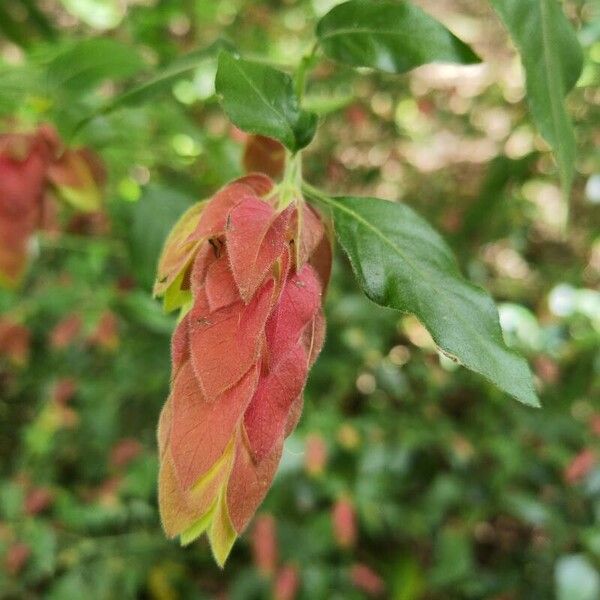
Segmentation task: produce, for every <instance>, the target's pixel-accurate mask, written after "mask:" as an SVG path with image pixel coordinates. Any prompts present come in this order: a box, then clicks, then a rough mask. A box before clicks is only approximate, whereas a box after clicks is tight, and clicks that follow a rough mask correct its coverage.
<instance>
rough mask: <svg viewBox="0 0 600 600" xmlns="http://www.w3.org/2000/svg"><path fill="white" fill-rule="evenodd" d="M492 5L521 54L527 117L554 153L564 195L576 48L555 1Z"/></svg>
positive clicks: (570, 158)
mask: <svg viewBox="0 0 600 600" xmlns="http://www.w3.org/2000/svg"><path fill="white" fill-rule="evenodd" d="M492 4H493V6H494V8H495V9H496V11H497V12H498V14H499V15H500V18H501V19H502V21H503V22H504V24H505V25H506V27H507V29H508V31H509V33H510V35H511V37H512V39H513V41H514V43H515V45H516V46H517V48H518V49H519V52H520V54H521V60H522V61H523V67H524V69H525V77H526V80H527V98H528V100H529V104H530V106H531V113H532V115H533V119H534V121H535V123H536V125H537V127H538V128H539V130H540V132H541V134H542V135H543V136H544V138H545V139H546V141H547V142H548V143H549V144H550V145H551V146H552V148H553V150H554V153H555V156H556V161H557V163H558V169H559V172H560V179H561V182H562V186H563V190H564V192H565V195H568V194H569V192H570V190H571V184H572V181H573V170H574V163H575V136H574V134H573V128H572V126H571V122H570V120H569V116H568V115H567V111H566V108H565V103H564V97H565V96H566V94H567V93H568V92H569V91H570V90H571V89H572V88H573V87H574V85H575V84H576V83H577V80H578V79H579V76H580V75H581V68H582V64H583V58H582V52H581V47H580V46H579V42H578V41H577V37H576V36H575V33H574V32H573V30H572V28H571V25H570V24H569V22H568V21H567V19H566V17H565V15H564V13H563V12H562V9H561V7H560V5H559V3H558V2H557V0H492Z"/></svg>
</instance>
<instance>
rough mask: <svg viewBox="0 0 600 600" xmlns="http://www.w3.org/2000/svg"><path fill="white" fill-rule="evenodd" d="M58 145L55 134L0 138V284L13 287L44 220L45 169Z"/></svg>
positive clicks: (44, 130)
mask: <svg viewBox="0 0 600 600" xmlns="http://www.w3.org/2000/svg"><path fill="white" fill-rule="evenodd" d="M57 145H58V138H57V136H56V133H55V132H54V130H52V129H50V128H48V127H40V129H39V130H38V131H37V132H35V133H33V134H20V133H5V134H2V135H0V283H4V284H5V285H11V286H13V285H16V284H17V283H18V282H19V280H20V279H21V277H22V275H23V273H24V271H25V267H26V265H27V258H28V254H29V249H28V242H29V238H30V236H31V235H32V234H33V232H34V231H35V230H36V229H37V228H38V227H39V225H40V223H41V221H42V217H43V200H44V189H45V185H46V174H47V170H48V166H49V164H50V162H51V161H52V158H53V156H54V153H55V152H56V148H57Z"/></svg>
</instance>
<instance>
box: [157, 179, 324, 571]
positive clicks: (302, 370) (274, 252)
mask: <svg viewBox="0 0 600 600" xmlns="http://www.w3.org/2000/svg"><path fill="white" fill-rule="evenodd" d="M279 204H280V198H279V195H278V193H277V189H276V188H274V186H273V182H272V181H271V180H270V179H269V178H268V177H266V176H264V175H249V176H247V177H244V178H242V179H239V180H237V181H234V182H232V183H230V184H228V185H227V186H226V187H224V188H223V189H221V190H220V191H219V192H217V193H216V194H215V195H214V196H213V197H212V198H211V199H210V200H208V201H205V202H201V203H198V204H196V205H195V206H193V207H192V208H190V209H189V210H188V211H187V212H186V213H185V214H184V215H183V216H182V218H181V219H180V221H179V222H178V223H177V224H176V225H175V227H174V228H173V230H172V232H171V235H170V236H169V238H168V239H167V242H166V244H165V248H164V251H163V255H162V257H161V260H160V263H159V272H158V278H157V282H156V285H155V294H156V295H159V296H163V297H164V302H165V306H166V307H167V309H175V308H182V317H181V319H180V321H179V324H178V326H177V328H176V330H175V332H174V334H173V340H172V380H171V393H170V395H169V398H168V400H167V402H166V404H165V406H164V408H163V411H162V414H161V417H160V422H159V428H158V441H159V452H160V475H159V504H160V512H161V518H162V522H163V527H164V529H165V531H166V533H167V534H168V535H169V536H172V537H174V536H179V537H180V539H181V542H182V543H183V544H186V543H189V542H191V541H192V540H194V539H196V538H197V537H198V536H199V535H201V534H202V533H204V532H207V534H208V539H209V541H210V544H211V547H212V550H213V553H214V556H215V559H216V560H217V562H218V563H219V564H221V565H222V564H223V563H224V561H225V559H226V558H227V555H228V554H229V552H230V550H231V547H232V545H233V543H234V541H235V539H236V537H237V536H238V535H240V534H241V533H242V532H243V531H244V529H245V528H246V526H247V525H248V523H249V521H250V519H251V518H252V516H253V515H254V513H255V511H256V509H257V507H258V506H259V505H260V503H261V502H262V500H263V498H264V496H265V494H266V493H267V490H268V488H269V487H270V485H271V482H272V479H273V477H274V475H275V471H276V469H277V466H278V464H279V460H280V457H281V452H282V447H283V442H284V439H285V438H286V437H287V436H288V435H289V434H290V433H291V432H292V431H293V429H294V428H295V426H296V424H297V422H298V419H299V416H300V413H301V410H302V393H303V389H304V384H305V382H306V378H307V375H308V371H309V369H310V367H311V365H312V364H313V362H314V360H315V358H316V356H317V355H318V353H319V351H320V349H321V346H322V344H323V338H324V330H325V322H324V318H323V314H322V308H321V303H322V294H323V290H324V288H325V287H326V285H327V280H328V278H329V272H330V269H331V241H330V238H329V236H328V235H327V233H326V228H325V226H324V224H323V222H322V220H321V218H320V216H319V215H318V214H317V213H316V212H315V211H314V210H313V209H312V208H310V207H309V206H308V205H306V204H305V203H304V202H303V201H302V199H297V201H295V202H292V203H290V204H289V205H288V206H286V207H284V208H280V207H279Z"/></svg>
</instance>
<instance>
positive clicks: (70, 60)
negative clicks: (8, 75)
mask: <svg viewBox="0 0 600 600" xmlns="http://www.w3.org/2000/svg"><path fill="white" fill-rule="evenodd" d="M142 66H143V62H142V59H141V58H140V56H139V55H138V54H137V53H136V51H135V50H134V49H133V48H131V47H130V46H126V45H124V44H121V43H120V42H117V41H115V40H112V39H108V38H95V39H88V40H83V41H80V42H77V43H76V44H74V45H72V46H70V47H69V48H68V49H67V50H65V51H64V52H61V53H60V54H59V55H58V56H57V57H55V58H54V59H53V60H52V61H51V62H50V64H49V65H48V70H47V74H48V83H49V84H50V85H51V86H52V87H54V88H56V89H58V90H60V91H68V92H77V93H81V92H82V91H83V90H90V89H92V88H94V87H96V86H97V85H99V84H101V83H102V82H103V81H105V80H107V79H124V78H126V77H130V76H132V75H133V74H135V73H136V72H137V71H139V70H140V69H141V68H142Z"/></svg>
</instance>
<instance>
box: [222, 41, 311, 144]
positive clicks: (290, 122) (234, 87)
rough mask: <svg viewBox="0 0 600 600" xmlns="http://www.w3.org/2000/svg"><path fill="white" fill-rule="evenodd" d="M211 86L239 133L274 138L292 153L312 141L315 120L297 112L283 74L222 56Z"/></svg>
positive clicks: (288, 79) (297, 104)
mask: <svg viewBox="0 0 600 600" xmlns="http://www.w3.org/2000/svg"><path fill="white" fill-rule="evenodd" d="M215 85H216V90H217V93H218V94H220V95H221V97H222V103H223V108H224V110H225V112H226V113H227V115H228V116H229V118H230V119H231V120H232V121H233V123H234V124H235V125H237V126H238V127H239V128H240V129H243V130H244V131H247V132H249V133H259V134H261V135H266V136H268V137H272V138H275V139H277V140H279V141H280V142H281V143H282V144H284V146H286V147H287V148H288V149H289V150H291V151H292V152H294V151H296V150H299V149H301V148H304V146H306V145H307V144H309V143H310V141H311V140H312V138H313V136H314V133H315V129H316V125H317V116H316V115H315V114H314V113H311V112H307V111H304V110H302V109H301V108H300V102H299V99H298V97H297V96H296V94H295V93H294V84H293V81H292V78H291V77H290V76H289V75H287V74H286V73H282V72H281V71H278V70H277V69H273V68H272V67H268V66H266V65H263V64H259V63H256V62H251V61H248V60H242V59H240V58H235V57H233V56H232V55H231V54H229V53H227V52H222V53H221V55H220V56H219V67H218V70H217V77H216V82H215Z"/></svg>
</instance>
